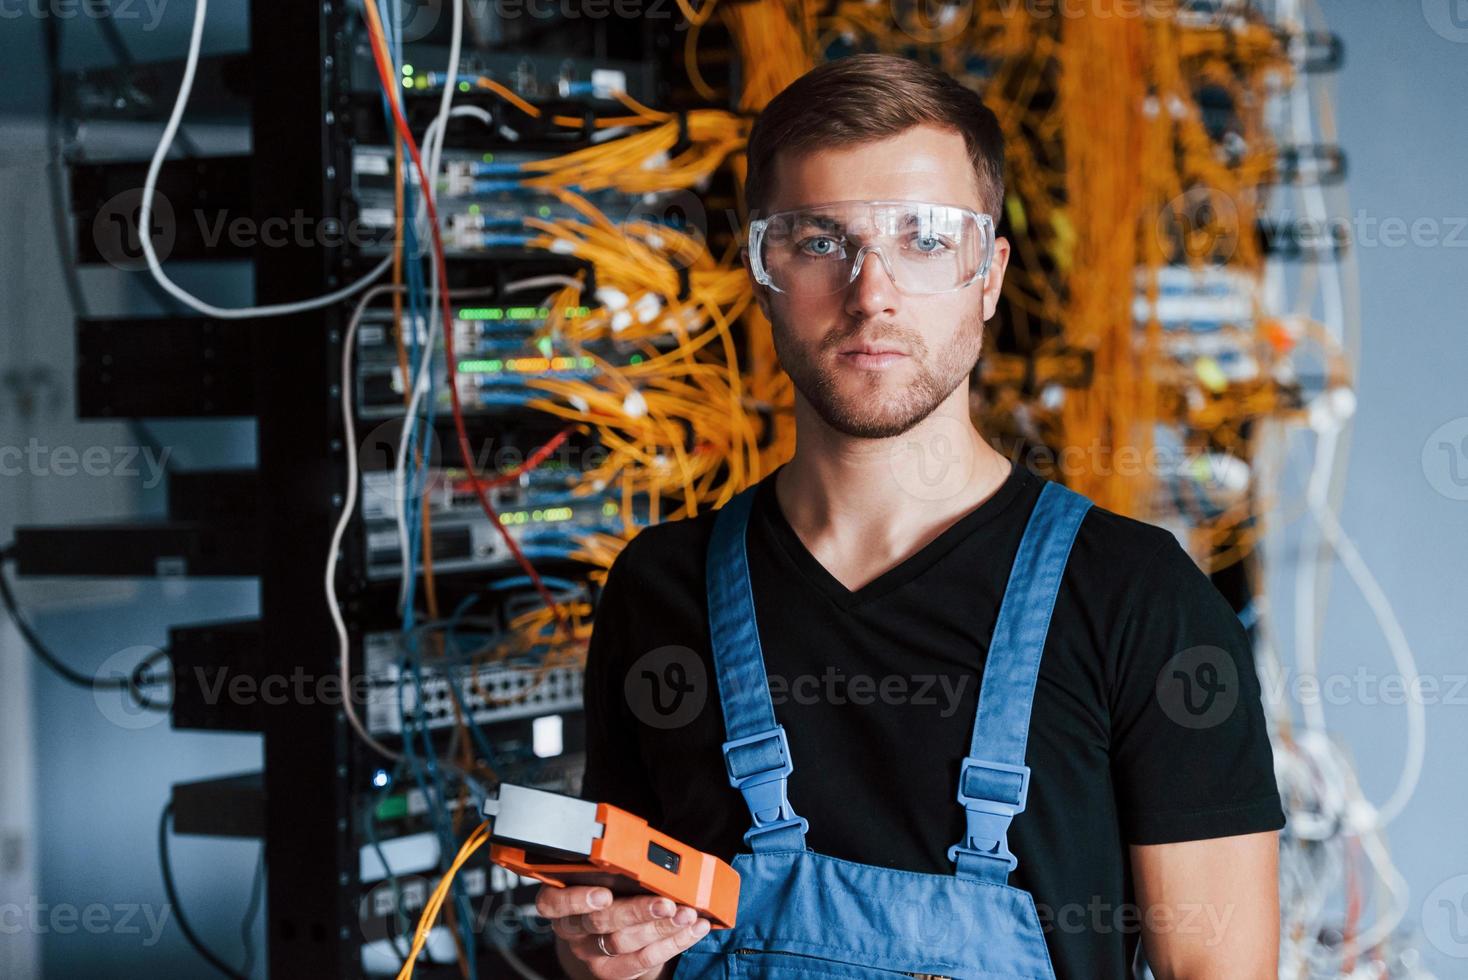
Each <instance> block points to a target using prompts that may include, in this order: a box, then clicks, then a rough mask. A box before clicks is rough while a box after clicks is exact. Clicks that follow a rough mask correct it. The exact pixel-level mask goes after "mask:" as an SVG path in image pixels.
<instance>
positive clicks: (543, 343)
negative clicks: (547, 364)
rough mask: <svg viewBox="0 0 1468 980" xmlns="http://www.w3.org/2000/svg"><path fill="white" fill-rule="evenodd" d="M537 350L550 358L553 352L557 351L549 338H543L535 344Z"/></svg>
mask: <svg viewBox="0 0 1468 980" xmlns="http://www.w3.org/2000/svg"><path fill="white" fill-rule="evenodd" d="M535 349H536V350H538V351H540V353H541V354H542V355H544V356H546V357H550V356H551V352H552V351H553V350H555V347H554V345H552V344H551V339H550V338H549V337H541V338H540V339H539V340H537V341H536V342H535Z"/></svg>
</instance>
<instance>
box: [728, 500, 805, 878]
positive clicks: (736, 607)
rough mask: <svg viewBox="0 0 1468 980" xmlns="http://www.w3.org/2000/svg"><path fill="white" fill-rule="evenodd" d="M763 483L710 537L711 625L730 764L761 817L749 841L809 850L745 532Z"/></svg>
mask: <svg viewBox="0 0 1468 980" xmlns="http://www.w3.org/2000/svg"><path fill="white" fill-rule="evenodd" d="M756 489H757V487H749V488H748V489H746V490H744V491H742V492H741V493H739V494H737V495H735V496H734V497H733V498H732V499H731V500H730V501H729V502H728V503H727V504H725V505H724V506H723V507H722V508H720V510H719V512H718V514H717V515H716V516H715V518H714V532H713V539H712V540H711V541H710V543H709V553H708V569H707V573H708V607H709V633H710V635H711V637H712V639H713V647H714V649H713V654H714V673H715V674H716V675H717V677H718V682H719V700H720V702H721V703H722V705H723V708H724V729H725V732H726V733H727V734H728V736H729V740H728V741H727V742H725V743H724V767H725V769H726V770H728V773H729V783H730V784H731V785H732V786H734V787H735V788H736V789H738V790H739V792H741V793H743V794H744V801H745V803H747V804H748V805H749V813H750V816H751V817H752V818H753V821H754V824H753V826H751V827H750V828H749V830H747V831H745V833H744V843H745V844H747V845H749V847H750V849H751V850H755V851H764V850H804V849H805V831H806V828H807V826H808V823H807V821H806V819H805V818H804V817H797V816H796V815H795V811H794V810H793V809H791V806H790V800H789V798H788V797H787V796H786V785H787V780H788V777H789V776H790V773H791V771H792V770H793V768H794V767H793V765H792V764H791V760H790V743H789V742H788V741H787V740H786V738H785V728H784V726H782V725H777V724H776V723H775V706H774V704H773V703H772V702H771V701H770V685H769V679H768V678H767V677H766V676H765V658H764V654H763V653H762V652H761V650H760V642H759V628H758V626H757V625H756V624H755V619H754V591H753V589H752V588H751V587H750V584H749V557H748V554H747V549H746V545H745V540H746V530H747V528H748V527H749V511H750V507H751V505H752V504H753V503H754V494H755V490H756Z"/></svg>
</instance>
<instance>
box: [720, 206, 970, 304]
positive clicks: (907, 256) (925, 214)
mask: <svg viewBox="0 0 1468 980" xmlns="http://www.w3.org/2000/svg"><path fill="white" fill-rule="evenodd" d="M748 248H749V264H750V268H751V270H752V271H753V273H754V279H755V281H756V282H758V283H759V284H760V285H762V286H768V287H769V288H771V289H773V290H775V291H776V292H780V293H791V294H797V295H801V296H824V295H829V294H831V293H835V292H839V291H840V290H842V289H845V288H846V287H847V286H848V285H850V284H851V283H852V282H854V281H855V280H856V277H857V275H858V274H860V272H861V267H862V263H863V262H864V261H865V259H866V256H867V254H868V253H872V252H874V253H876V255H878V256H879V257H880V258H881V260H882V265H883V266H885V267H886V269H887V275H889V276H891V277H892V281H893V282H894V283H896V284H897V288H898V289H900V290H902V291H903V292H904V293H919V294H922V293H946V292H950V291H952V290H955V289H962V288H963V287H965V286H967V285H969V284H970V283H973V282H975V281H977V280H979V279H981V278H983V276H985V275H986V274H987V273H988V271H989V263H990V262H991V261H992V260H993V258H994V219H993V217H991V216H990V215H987V214H983V213H981V212H978V211H973V210H971V209H969V208H962V207H958V206H957V205H953V204H931V203H928V202H925V201H839V202H836V203H833V204H821V205H817V206H815V207H808V208H796V209H794V210H791V211H777V212H775V213H774V214H771V215H769V216H768V217H764V218H759V219H756V220H754V221H751V222H750V223H749V240H748Z"/></svg>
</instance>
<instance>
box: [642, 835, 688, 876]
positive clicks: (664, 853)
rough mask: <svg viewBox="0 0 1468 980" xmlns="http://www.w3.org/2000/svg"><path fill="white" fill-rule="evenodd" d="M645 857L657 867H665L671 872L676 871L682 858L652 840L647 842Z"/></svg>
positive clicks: (675, 872) (674, 872)
mask: <svg viewBox="0 0 1468 980" xmlns="http://www.w3.org/2000/svg"><path fill="white" fill-rule="evenodd" d="M647 859H648V860H649V861H651V862H652V863H653V864H656V865H657V866H658V867H660V868H666V869H667V870H669V871H671V872H673V874H677V873H678V862H680V861H682V860H683V858H682V856H681V855H680V854H678V853H677V852H676V851H670V850H668V849H667V848H666V847H662V846H661V845H659V844H657V843H656V842H654V841H648V842H647Z"/></svg>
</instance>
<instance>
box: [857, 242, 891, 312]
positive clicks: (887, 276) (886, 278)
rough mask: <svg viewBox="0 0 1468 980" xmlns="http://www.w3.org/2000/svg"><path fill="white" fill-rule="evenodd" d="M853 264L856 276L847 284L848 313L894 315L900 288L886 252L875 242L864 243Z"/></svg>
mask: <svg viewBox="0 0 1468 980" xmlns="http://www.w3.org/2000/svg"><path fill="white" fill-rule="evenodd" d="M852 266H853V268H854V271H855V277H854V278H853V279H852V280H851V282H850V283H848V284H847V286H846V296H845V307H846V312H847V314H848V315H850V316H852V317H855V318H856V319H858V320H868V319H873V318H876V317H882V316H889V317H890V316H892V315H894V314H895V313H896V312H897V305H898V299H897V296H898V289H897V284H896V283H895V282H893V281H892V274H891V271H890V270H889V269H888V267H887V256H886V255H885V254H883V253H882V252H881V251H880V250H879V248H878V246H876V245H863V246H862V247H861V248H860V249H859V250H858V251H857V253H856V258H855V259H853V260H852Z"/></svg>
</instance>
